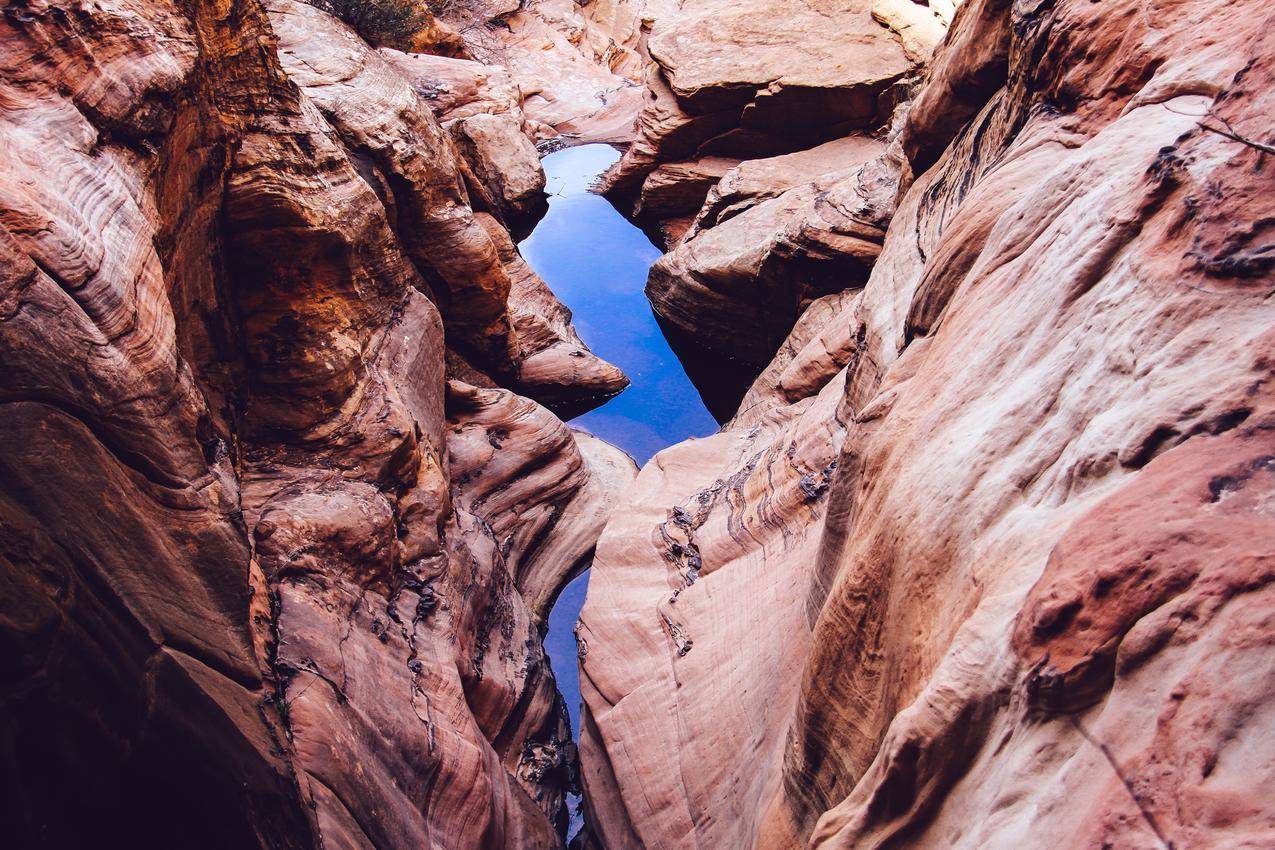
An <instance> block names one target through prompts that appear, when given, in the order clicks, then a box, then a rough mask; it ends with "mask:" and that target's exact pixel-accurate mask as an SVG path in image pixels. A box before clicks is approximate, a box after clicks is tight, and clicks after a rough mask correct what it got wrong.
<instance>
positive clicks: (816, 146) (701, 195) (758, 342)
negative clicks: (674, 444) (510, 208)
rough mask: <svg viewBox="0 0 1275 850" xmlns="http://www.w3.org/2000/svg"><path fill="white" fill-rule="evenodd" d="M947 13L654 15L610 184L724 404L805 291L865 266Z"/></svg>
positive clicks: (709, 2) (689, 350)
mask: <svg viewBox="0 0 1275 850" xmlns="http://www.w3.org/2000/svg"><path fill="white" fill-rule="evenodd" d="M947 11H950V10H947ZM944 21H945V9H944V8H943V6H942V5H941V4H936V5H935V6H933V7H932V6H929V5H925V4H917V3H913V2H910V0H905V2H890V0H875V2H874V1H873V0H843V2H834V3H824V4H813V5H801V6H797V7H792V6H791V5H790V4H787V3H778V2H773V3H772V2H767V0H757V2H749V3H744V4H739V3H718V2H714V0H694V2H688V3H685V4H683V5H682V6H681V7H680V9H678V10H677V11H676V12H670V13H667V14H665V15H663V16H660V17H658V18H657V19H656V20H655V22H654V24H653V26H652V31H651V35H650V37H649V50H650V54H651V56H652V58H653V60H654V61H653V62H652V63H651V64H650V66H649V67H648V70H647V73H646V86H647V90H648V91H647V101H646V105H645V107H644V108H643V110H642V112H641V113H640V115H639V118H638V122H637V130H636V132H637V140H636V141H635V143H634V144H633V145H632V146H630V148H629V149H628V150H627V151H626V153H625V155H624V158H623V159H622V160H621V161H620V162H619V163H618V164H617V166H616V167H615V168H614V169H612V171H611V172H610V173H609V174H608V176H607V183H606V189H607V192H608V194H609V195H610V197H611V198H612V200H613V201H614V202H615V203H616V204H617V205H619V206H620V208H621V209H623V210H626V211H628V212H631V214H632V215H633V216H635V217H636V218H637V219H638V220H639V221H641V222H642V223H643V224H644V226H645V227H647V229H648V230H649V231H650V232H652V234H653V235H654V236H655V238H656V240H657V241H660V242H662V243H663V244H664V246H665V248H666V250H668V251H669V253H668V254H667V255H666V256H665V257H664V258H663V259H661V260H660V261H659V262H658V263H657V264H656V266H655V268H654V269H652V272H651V276H650V282H649V284H648V287H647V295H648V297H649V298H650V300H651V303H652V306H653V307H654V309H655V311H656V313H657V314H658V315H659V316H660V318H661V320H662V321H663V322H664V323H665V324H666V326H667V327H668V328H669V333H670V336H671V338H672V339H673V341H674V343H675V346H676V347H677V349H678V351H679V353H680V355H681V357H682V359H683V360H684V361H686V362H689V363H695V364H697V365H696V366H693V367H690V370H691V372H692V374H693V375H696V377H697V378H698V380H697V383H698V384H699V385H700V387H701V389H702V391H703V392H704V393H705V395H706V396H707V397H708V398H709V403H710V406H711V407H712V408H714V411H715V412H716V413H717V414H718V416H719V418H722V419H725V418H728V416H729V412H730V411H731V410H733V409H734V406H735V405H736V404H737V403H738V401H739V398H740V396H741V395H742V393H743V392H744V390H745V389H746V388H747V386H748V384H749V383H750V382H751V381H752V379H753V378H755V377H756V376H757V374H758V373H759V372H760V371H761V370H762V369H763V368H764V367H765V366H766V364H767V363H768V362H769V361H770V359H771V358H772V357H773V356H774V354H775V352H776V350H777V349H778V347H779V345H780V343H781V342H782V341H783V340H784V338H785V336H787V334H788V331H789V330H791V328H792V326H793V323H794V322H795V321H796V319H797V316H799V315H800V314H801V313H802V311H803V310H804V309H805V308H806V307H807V306H808V305H809V304H810V303H811V302H812V301H813V300H814V299H816V298H818V297H820V296H822V295H826V294H829V293H831V292H836V291H839V290H841V289H844V288H846V287H847V286H849V285H855V284H858V285H862V283H863V282H864V281H865V280H866V279H867V273H868V271H869V269H870V268H871V267H872V263H873V261H874V260H875V259H876V256H877V254H878V253H880V250H881V240H882V238H883V237H884V227H885V225H886V224H887V223H888V221H889V217H890V215H891V213H892V212H893V207H894V201H895V198H896V195H897V192H898V178H899V173H900V168H901V163H902V158H903V157H902V151H901V148H899V146H898V134H899V132H900V131H901V129H902V120H903V115H904V114H905V110H904V108H903V107H902V106H901V104H902V103H903V102H905V101H906V99H907V98H908V96H909V93H910V91H911V89H912V86H913V85H914V84H915V81H916V79H917V75H918V74H919V72H920V71H921V70H922V69H923V68H924V66H925V63H926V62H927V61H928V58H929V54H930V51H931V50H932V49H933V47H934V45H935V43H936V42H937V41H938V39H939V38H940V37H941V36H942V34H943V32H944ZM798 45H799V47H798ZM743 328H747V329H748V332H745V333H741V332H740V330H741V329H743ZM697 370H698V372H699V373H702V375H703V377H700V376H699V375H697Z"/></svg>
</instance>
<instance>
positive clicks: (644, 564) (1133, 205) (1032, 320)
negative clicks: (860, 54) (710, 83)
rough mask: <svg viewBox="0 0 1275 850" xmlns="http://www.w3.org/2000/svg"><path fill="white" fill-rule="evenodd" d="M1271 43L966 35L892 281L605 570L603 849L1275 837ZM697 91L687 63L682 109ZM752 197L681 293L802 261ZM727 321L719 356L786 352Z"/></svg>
mask: <svg viewBox="0 0 1275 850" xmlns="http://www.w3.org/2000/svg"><path fill="white" fill-rule="evenodd" d="M1271 24H1272V20H1271V18H1270V10H1269V9H1268V8H1266V6H1265V4H1262V3H1259V2H1222V0H1181V2H1174V3H1169V4H1164V3H1150V2H1145V0H1119V2H1109V3H1101V4H1097V3H1090V2H1087V0H1083V1H1082V0H1057V2H1039V3H1022V2H1017V3H1009V2H1002V0H967V2H966V3H964V4H963V5H962V6H961V7H960V9H959V10H958V11H957V12H956V14H955V17H954V19H953V21H952V26H951V29H950V31H949V32H948V34H947V36H946V38H945V41H944V43H943V44H942V46H941V47H940V48H939V49H938V52H937V53H936V55H935V57H934V60H933V64H932V67H931V69H930V71H929V74H928V79H927V80H926V81H925V82H924V85H923V86H922V87H921V88H920V89H919V92H917V94H916V97H915V99H914V100H913V101H912V103H911V107H910V110H909V111H908V113H907V116H906V119H905V121H904V122H903V123H902V125H901V128H900V131H899V133H898V134H897V136H896V137H895V138H894V142H893V144H894V145H896V146H897V150H898V153H899V161H898V166H899V168H898V172H897V174H898V176H897V178H896V179H897V180H898V181H899V195H898V197H899V200H898V204H897V209H893V210H892V217H890V218H889V220H888V224H885V223H883V224H881V225H879V226H880V227H881V228H882V230H883V232H884V233H883V238H882V239H881V240H880V245H879V255H878V256H877V257H876V258H875V261H874V262H873V263H870V264H868V265H870V272H867V273H866V285H862V287H861V288H859V287H858V286H857V285H856V284H857V282H858V277H857V276H858V275H859V274H860V273H861V272H854V271H851V270H849V269H845V268H843V269H840V270H837V271H836V272H834V273H833V274H830V275H829V276H828V277H827V278H825V282H824V284H823V285H824V286H825V287H826V288H827V290H833V289H837V287H836V279H837V276H840V278H841V280H842V281H843V283H844V285H843V286H842V287H840V289H838V290H837V291H829V292H827V294H823V295H819V294H818V292H817V291H812V292H811V293H810V295H811V296H814V297H813V298H812V300H811V301H810V306H808V307H806V308H805V309H804V311H803V312H801V314H800V316H799V318H796V320H795V321H794V322H793V323H792V324H791V330H790V331H788V332H787V338H786V339H785V340H783V341H782V343H780V344H779V345H778V347H777V353H776V354H775V356H774V358H773V359H772V360H771V361H770V362H769V363H768V364H764V367H763V368H761V369H760V370H759V372H760V374H758V375H757V377H756V379H755V380H754V381H753V383H752V386H751V388H750V389H749V390H748V392H747V393H746V395H745V396H744V400H743V403H742V404H741V405H740V406H739V407H738V409H737V411H736V412H735V414H734V416H733V418H732V419H731V420H730V421H729V422H728V423H727V425H726V426H725V427H724V429H723V431H722V433H720V434H718V435H716V436H713V437H710V438H707V439H703V440H695V441H690V442H687V443H684V444H681V445H678V446H674V447H672V448H669V449H666V450H665V451H663V452H661V453H660V454H658V455H657V456H656V457H655V458H654V459H653V460H652V461H651V462H650V463H649V464H647V466H646V467H645V468H644V469H643V470H642V472H641V473H640V474H639V476H638V479H637V482H636V484H635V485H634V487H633V489H632V490H631V491H630V492H629V494H628V495H627V496H626V497H625V499H624V500H623V501H622V504H621V507H620V509H619V510H617V512H616V514H615V515H614V517H613V518H612V520H611V521H610V523H609V524H608V526H607V529H606V531H605V532H604V534H603V536H602V539H601V541H600V543H599V545H598V553H597V558H596V560H595V563H594V569H593V574H592V580H591V583H590V589H589V596H588V600H587V602H586V605H585V610H584V614H583V617H582V624H581V627H580V638H581V655H582V662H581V681H582V688H583V691H584V696H585V702H586V711H585V714H584V718H583V721H582V727H583V740H582V743H581V747H582V758H583V777H584V783H585V786H586V789H587V797H586V799H587V801H588V809H589V823H590V828H591V830H592V836H593V837H592V838H591V839H589V840H590V841H592V842H594V846H604V847H607V848H611V850H616V848H626V847H660V848H675V847H759V848H761V847H764V848H779V847H811V848H834V847H837V848H841V847H844V848H851V847H854V848H869V847H872V848H876V847H916V848H929V847H933V848H983V847H1001V846H1025V847H1035V846H1042V845H1043V844H1044V843H1048V845H1049V846H1064V847H1099V846H1101V847H1148V848H1152V847H1155V848H1166V847H1217V848H1223V847H1225V848H1237V847H1252V848H1257V847H1265V846H1269V845H1270V844H1271V843H1272V842H1275V832H1273V827H1272V823H1273V822H1275V821H1273V819H1272V818H1273V813H1272V809H1271V804H1270V800H1271V799H1272V795H1271V793H1270V792H1271V789H1272V787H1275V772H1272V768H1271V765H1272V764H1275V759H1273V758H1272V745H1271V740H1272V737H1271V736H1272V731H1273V730H1272V717H1271V712H1270V706H1271V705H1272V704H1273V703H1272V699H1273V695H1272V688H1271V682H1272V678H1271V671H1272V669H1273V668H1272V664H1273V663H1275V624H1273V623H1272V620H1271V618H1272V612H1275V596H1273V595H1272V593H1273V590H1272V588H1273V587H1275V584H1273V581H1275V551H1272V541H1275V528H1272V525H1271V522H1272V519H1271V511H1270V506H1271V504H1272V499H1275V469H1273V467H1272V463H1273V461H1272V458H1273V457H1275V441H1273V438H1272V435H1273V434H1275V394H1273V392H1272V380H1273V379H1275V374H1273V372H1272V370H1273V369H1275V363H1273V362H1272V359H1271V351H1272V343H1273V342H1275V337H1272V328H1275V307H1273V306H1272V302H1271V293H1272V291H1273V287H1275V283H1273V281H1275V274H1273V268H1272V261H1271V256H1272V245H1271V241H1270V240H1271V233H1270V227H1269V224H1268V223H1269V221H1270V220H1271V219H1272V214H1273V213H1275V209H1273V208H1272V195H1271V193H1270V192H1269V191H1268V189H1269V185H1268V184H1269V178H1268V176H1267V175H1268V172H1269V170H1270V168H1271V165H1272V161H1271V154H1270V141H1271V140H1270V138H1269V133H1270V127H1269V120H1268V116H1269V115H1270V111H1271V108H1272V102H1271V91H1272V89H1271V82H1272V75H1273V74H1275V70H1273V66H1272V57H1275V42H1273V41H1272V36H1271V33H1272V32H1275V29H1272V27H1271ZM659 43H660V42H659V39H658V38H657V35H656V34H653V36H652V54H653V55H655V56H656V57H657V59H658V58H659V57H661V56H663V57H665V60H667V59H668V57H670V56H672V55H674V54H672V53H670V52H669V48H666V49H665V50H664V51H661V50H660V49H659V47H658V46H657V45H658V44H659ZM697 43H698V42H694V43H691V44H690V45H689V46H687V47H684V48H683V49H686V50H693V49H694V47H695V44H697ZM702 49H705V50H707V49H708V48H706V47H704V48H702ZM665 60H661V61H662V62H663V61H665ZM704 67H705V65H704V64H703V63H698V62H687V61H678V62H672V63H671V65H670V66H668V67H665V66H663V65H662V66H661V69H660V75H661V76H662V79H663V80H664V81H665V82H666V83H667V84H668V86H669V87H668V89H667V93H666V94H665V95H661V98H662V99H661V100H659V103H661V104H663V105H664V106H665V107H667V110H668V111H666V112H665V113H664V114H665V115H668V116H677V115H679V114H685V115H686V116H687V118H690V115H689V113H679V110H678V109H677V108H675V107H678V106H679V105H680V103H681V102H682V101H681V99H683V98H694V97H695V96H696V95H697V93H699V92H700V91H701V90H703V91H714V90H713V89H712V88H711V87H710V88H708V89H704V87H703V86H700V85H697V84H694V83H692V82H690V81H691V80H697V79H700V78H699V77H697V76H694V74H699V73H700V72H701V71H702V70H703V68H704ZM690 72H694V74H692V75H691V76H679V75H682V74H684V73H690ZM718 76H719V77H720V78H722V79H725V78H727V76H728V75H727V74H725V73H722V74H719V75H718ZM749 91H755V89H752V88H751V87H750V88H749ZM700 96H703V95H700ZM692 102H693V101H692ZM654 114H655V113H654V112H653V111H648V113H647V116H648V118H649V117H651V116H652V115H654ZM712 114H714V113H713V112H712V111H711V109H709V108H708V107H705V108H704V111H703V112H701V113H699V114H697V115H696V116H694V118H692V119H691V120H690V121H687V122H686V123H684V124H682V125H677V123H676V122H677V121H682V120H683V119H682V118H680V117H679V118H676V119H674V118H669V123H668V124H667V126H669V127H673V126H691V125H692V124H693V121H694V120H701V121H702V120H704V118H705V116H709V115H712ZM732 120H733V119H732ZM706 132H707V131H706ZM713 132H720V131H719V130H716V129H715V130H713ZM674 137H675V136H674V135H673V134H672V133H670V134H668V135H667V136H666V138H674ZM696 143H697V144H700V143H702V142H696ZM679 156H681V154H679ZM632 161H633V160H632V158H630V162H632ZM766 167H769V166H766ZM655 173H657V172H656V171H653V172H651V174H655ZM819 179H821V178H819ZM819 179H816V181H815V183H816V185H817V184H818V182H819ZM749 183H750V181H749V180H748V179H747V175H746V174H744V173H743V172H742V171H741V172H740V173H738V174H737V175H735V176H733V177H732V178H730V179H729V180H728V179H727V178H726V177H725V176H723V177H722V178H721V180H720V182H719V183H717V184H716V185H717V187H718V188H717V189H715V190H714V192H715V193H716V197H714V199H713V200H712V201H711V202H710V203H709V204H708V205H707V206H706V207H705V208H704V210H703V211H702V212H700V213H699V214H698V215H699V217H700V219H701V220H700V222H699V224H698V225H697V227H698V229H699V235H696V236H694V237H693V238H691V239H689V240H687V241H685V242H683V243H681V245H680V246H679V247H677V248H676V250H674V251H673V252H672V253H670V254H669V255H667V256H666V257H665V258H664V259H663V260H661V263H660V264H657V271H656V272H655V273H654V274H653V281H656V280H657V279H658V278H657V275H660V274H665V272H664V271H661V270H660V269H661V266H663V267H666V268H667V267H673V266H676V265H678V264H681V265H682V267H684V268H721V267H724V266H725V262H724V261H721V260H718V257H723V256H728V251H729V249H731V248H734V249H735V250H737V251H744V250H748V249H752V248H753V247H755V246H756V245H758V244H776V243H780V242H783V241H786V243H787V244H798V245H799V244H800V243H796V242H795V240H793V239H792V238H791V237H790V236H788V233H789V231H788V230H787V229H785V228H782V227H780V226H777V225H776V226H773V227H772V230H771V232H772V233H782V234H784V235H783V236H781V237H778V238H776V237H773V236H772V237H769V238H768V239H767V238H766V237H764V236H763V233H764V231H762V230H757V231H750V230H745V229H744V224H743V221H745V220H746V219H745V217H746V216H749V215H750V214H752V215H760V214H761V213H760V212H759V211H762V210H764V209H765V208H766V205H768V204H775V203H776V201H780V200H782V199H784V198H785V197H794V196H792V195H791V194H790V193H792V192H794V191H798V190H796V189H788V190H787V191H785V192H784V193H783V194H780V195H778V196H776V197H774V198H769V199H765V200H758V201H756V202H755V203H754V205H753V206H751V207H749V208H748V210H747V211H745V212H739V213H736V214H734V215H733V216H732V215H731V213H730V211H731V209H732V208H733V206H734V205H735V204H737V203H739V201H736V200H733V199H734V198H737V197H741V193H742V192H743V191H744V190H743V189H742V188H741V187H746V186H747V185H748V184H749ZM824 191H825V193H826V194H825V200H824V201H823V202H824V203H826V198H827V197H830V196H832V193H833V192H835V191H836V189H835V188H833V189H825V190H824ZM753 192H754V194H755V195H756V196H757V197H760V195H761V194H762V193H761V192H757V191H756V190H753ZM795 197H796V198H800V195H797V196H795ZM820 202H821V201H820V199H818V198H816V200H815V201H814V202H813V203H814V208H815V209H816V210H817V209H820V207H819V206H818V205H819V203H820ZM748 203H753V201H748ZM808 209H809V207H807V210H808ZM722 211H726V216H727V217H726V218H725V220H724V221H721V219H722ZM808 215H809V213H808V212H804V213H795V214H793V215H792V216H790V217H789V218H788V219H787V221H789V222H791V221H802V220H804V219H803V216H808ZM718 221H721V223H715V222H718ZM710 222H714V223H712V224H711V225H710V226H707V227H706V226H705V225H709V223H710ZM736 222H739V224H736V225H735V226H736V227H738V228H740V234H741V235H740V237H739V239H738V240H735V239H727V238H726V236H725V234H726V233H727V232H728V231H726V230H725V229H724V228H728V227H730V226H731V225H732V224H734V223H736ZM715 232H716V233H717V235H718V239H717V240H716V241H704V240H707V239H709V238H710V237H712V235H713V234H714V233H715ZM744 234H751V238H749V237H747V236H745V235H744ZM697 242H700V243H701V246H696V243H697ZM719 245H720V246H721V247H720V248H718V247H717V246H719ZM710 247H711V248H713V249H714V253H710V252H709V248H710ZM821 250H822V247H821V246H818V245H816V246H815V247H805V246H801V247H800V248H799V249H797V250H795V252H794V253H795V255H796V256H797V257H800V258H801V259H802V261H803V262H805V261H807V260H808V261H810V262H815V261H819V262H823V259H822V256H823V255H822V254H821V253H820V252H821ZM852 253H853V251H850V250H848V251H845V255H846V256H849V255H850V254H852ZM692 262H693V263H694V264H695V265H694V266H692V265H691V264H692ZM752 268H753V269H756V268H761V269H762V270H763V271H762V272H760V273H759V272H755V271H751V270H750V271H749V273H748V274H745V273H743V272H742V271H741V273H740V274H739V276H738V279H740V280H764V279H765V274H764V265H763V264H760V263H758V264H754V266H752ZM687 276H689V274H688V275H682V279H683V280H684V279H685V277H687ZM784 279H789V280H791V278H790V277H788V276H785V277H784ZM683 285H684V284H683ZM669 290H670V291H675V290H676V287H675V286H670V287H669ZM705 297H706V296H705ZM770 298H773V296H770ZM712 303H713V306H714V309H713V310H712V311H705V313H704V314H702V316H701V319H702V321H704V322H706V323H708V326H709V327H710V328H711V329H712V331H713V332H716V333H718V334H725V333H727V332H731V333H733V334H735V335H736V336H741V337H742V336H746V335H748V334H749V333H750V332H752V331H753V330H754V329H755V328H757V327H758V326H757V325H756V324H747V325H738V324H733V323H732V322H731V321H722V322H721V327H720V328H717V327H716V326H715V324H714V323H716V322H718V321H719V320H718V318H717V317H718V316H719V315H720V313H721V311H723V310H728V309H729V308H728V307H727V306H725V305H723V304H721V303H720V302H718V301H714V302H712ZM657 304H658V301H657ZM785 309H788V308H787V305H785ZM682 311H683V314H684V315H685V316H686V317H687V321H688V322H690V320H691V318H692V317H694V316H695V309H694V308H693V307H691V306H686V307H684V308H682ZM778 324H779V323H776V325H778ZM764 330H765V332H766V333H768V334H771V333H774V334H776V336H777V335H778V332H777V328H776V327H765V328H764ZM757 332H758V333H760V332H761V330H760V329H759V330H758V331H757ZM759 360H760V358H759ZM582 843H587V841H585V840H582Z"/></svg>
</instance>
